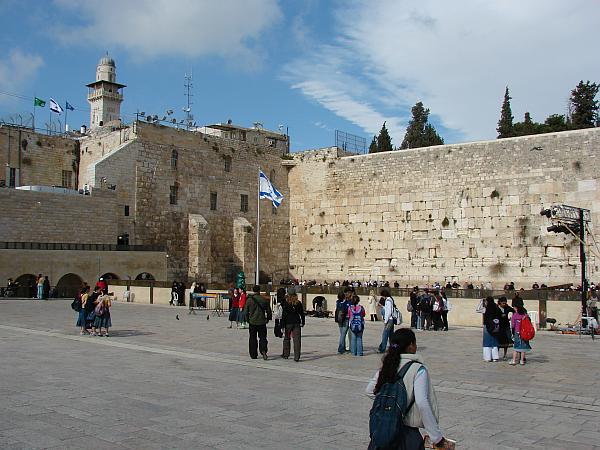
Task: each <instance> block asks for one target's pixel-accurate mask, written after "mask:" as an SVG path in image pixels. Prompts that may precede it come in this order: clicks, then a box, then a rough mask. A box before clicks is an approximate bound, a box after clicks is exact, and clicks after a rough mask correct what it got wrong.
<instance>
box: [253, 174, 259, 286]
mask: <svg viewBox="0 0 600 450" xmlns="http://www.w3.org/2000/svg"><path fill="white" fill-rule="evenodd" d="M256 194H257V199H256V204H257V206H256V274H255V280H256V283H254V284H256V285H258V284H259V283H258V274H259V272H258V242H259V237H260V167H259V168H258V190H257V192H256Z"/></svg>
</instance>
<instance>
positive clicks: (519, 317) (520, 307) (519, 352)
mask: <svg viewBox="0 0 600 450" xmlns="http://www.w3.org/2000/svg"><path fill="white" fill-rule="evenodd" d="M512 307H513V308H514V309H515V310H516V311H515V312H514V313H513V315H512V317H511V318H510V323H511V326H512V329H513V340H514V341H515V346H514V348H513V357H512V361H511V362H509V364H510V365H511V366H514V365H516V364H517V356H518V357H519V358H520V364H521V365H522V366H524V365H525V364H526V363H527V359H526V358H525V355H526V354H527V353H529V352H530V351H531V345H529V341H528V340H526V339H524V338H523V337H522V336H521V335H522V334H525V333H524V328H525V326H527V327H531V328H533V325H532V324H531V320H530V319H529V316H528V315H527V310H526V309H525V305H524V303H523V299H522V298H521V297H518V296H517V297H515V298H514V299H513V301H512ZM525 322H527V323H525ZM533 334H535V331H534V333H533ZM527 337H529V339H531V337H530V336H527Z"/></svg>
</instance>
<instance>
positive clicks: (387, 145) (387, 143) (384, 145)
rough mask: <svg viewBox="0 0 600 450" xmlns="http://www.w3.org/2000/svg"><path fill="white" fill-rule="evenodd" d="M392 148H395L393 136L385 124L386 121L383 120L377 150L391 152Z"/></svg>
mask: <svg viewBox="0 0 600 450" xmlns="http://www.w3.org/2000/svg"><path fill="white" fill-rule="evenodd" d="M392 150H394V147H392V138H391V137H390V134H389V133H388V130H387V128H386V126H385V122H383V126H382V127H381V131H379V136H377V151H378V152H391V151H392Z"/></svg>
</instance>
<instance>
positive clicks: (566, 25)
mask: <svg viewBox="0 0 600 450" xmlns="http://www.w3.org/2000/svg"><path fill="white" fill-rule="evenodd" d="M336 17H337V21H336V25H335V26H336V30H337V33H338V37H337V39H336V41H335V42H334V43H333V44H330V45H329V46H321V47H319V48H317V49H315V50H313V51H311V52H309V53H307V54H305V55H302V56H301V57H299V58H298V59H297V60H295V61H294V62H293V63H291V64H290V65H289V66H288V67H287V70H286V78H287V79H289V80H290V81H291V84H292V86H294V87H296V88H299V89H301V90H302V92H303V93H304V94H305V95H307V96H308V97H310V98H312V99H314V100H316V101H318V102H319V103H321V104H322V105H323V106H325V107H326V108H328V109H330V110H332V111H333V112H335V113H336V114H338V115H339V116H341V117H344V118H346V119H348V120H350V121H352V122H354V123H357V124H359V125H360V126H361V127H362V128H363V129H365V130H366V131H370V132H371V133H372V132H373V131H374V125H376V123H377V122H379V127H380V126H381V122H382V121H383V120H382V119H383V118H384V117H386V116H389V115H390V112H391V118H389V119H388V128H389V129H390V133H391V135H392V137H393V138H394V143H396V144H398V143H399V141H400V140H401V139H402V134H398V132H401V129H402V127H403V126H405V125H406V123H407V120H408V117H409V114H410V107H411V106H412V105H414V103H416V102H417V101H419V100H420V101H423V103H424V104H425V106H426V107H428V108H430V109H431V112H432V114H433V115H435V116H436V119H438V120H440V121H441V123H442V124H443V125H444V126H445V127H447V128H449V129H452V130H455V131H457V132H458V134H462V135H463V136H464V138H465V139H467V140H472V139H487V138H494V137H495V135H496V131H495V128H496V125H497V121H498V118H499V114H500V106H501V102H502V96H503V94H504V88H505V86H506V85H509V87H510V90H511V96H512V97H513V100H512V107H513V114H514V116H515V120H522V116H523V113H524V112H525V111H530V112H531V114H532V116H533V118H534V120H538V121H542V120H543V119H544V118H545V117H547V116H548V115H549V114H552V113H564V112H565V106H566V99H567V98H568V96H569V93H570V90H571V89H572V88H573V87H575V85H576V84H577V82H578V81H579V80H580V79H583V80H587V79H590V80H592V81H598V80H597V79H595V78H594V77H597V76H598V73H600V60H599V59H598V58H596V57H595V55H596V49H595V41H594V39H592V38H586V36H593V34H594V33H595V32H594V30H595V29H596V28H597V25H598V23H600V8H594V7H591V4H590V3H589V2H588V1H586V0H573V1H570V2H563V1H560V0H530V1H528V2H522V1H519V0H504V1H502V2H486V1H481V0H463V1H461V2H459V3H457V2H441V1H436V0H422V1H419V2H414V1H410V0H401V1H398V0H381V1H378V2H368V3H365V2H358V1H355V2H352V3H349V2H344V3H343V8H341V9H340V11H338V12H337V13H336ZM349 23H351V24H352V25H351V26H348V24H349ZM327 47H330V48H327ZM339 54H341V55H345V57H348V58H351V60H352V62H353V64H340V63H339V61H337V60H336V59H335V58H332V59H327V58H326V56H329V55H334V56H335V55H339ZM324 56H325V58H324ZM315 61H318V63H319V70H317V71H314V70H313V65H312V64H314V62H315ZM299 67H310V68H311V70H310V71H309V70H305V71H298V70H297V69H298V68H299ZM290 69H291V70H290ZM379 127H377V131H378V128H379Z"/></svg>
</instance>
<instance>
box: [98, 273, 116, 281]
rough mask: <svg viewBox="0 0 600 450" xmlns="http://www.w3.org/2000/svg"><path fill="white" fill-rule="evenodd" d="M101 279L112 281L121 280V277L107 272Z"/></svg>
mask: <svg viewBox="0 0 600 450" xmlns="http://www.w3.org/2000/svg"><path fill="white" fill-rule="evenodd" d="M100 278H102V279H103V280H105V281H110V280H120V278H119V275H117V274H114V273H112V272H106V273H105V274H104V275H102V276H101V277H100Z"/></svg>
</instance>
